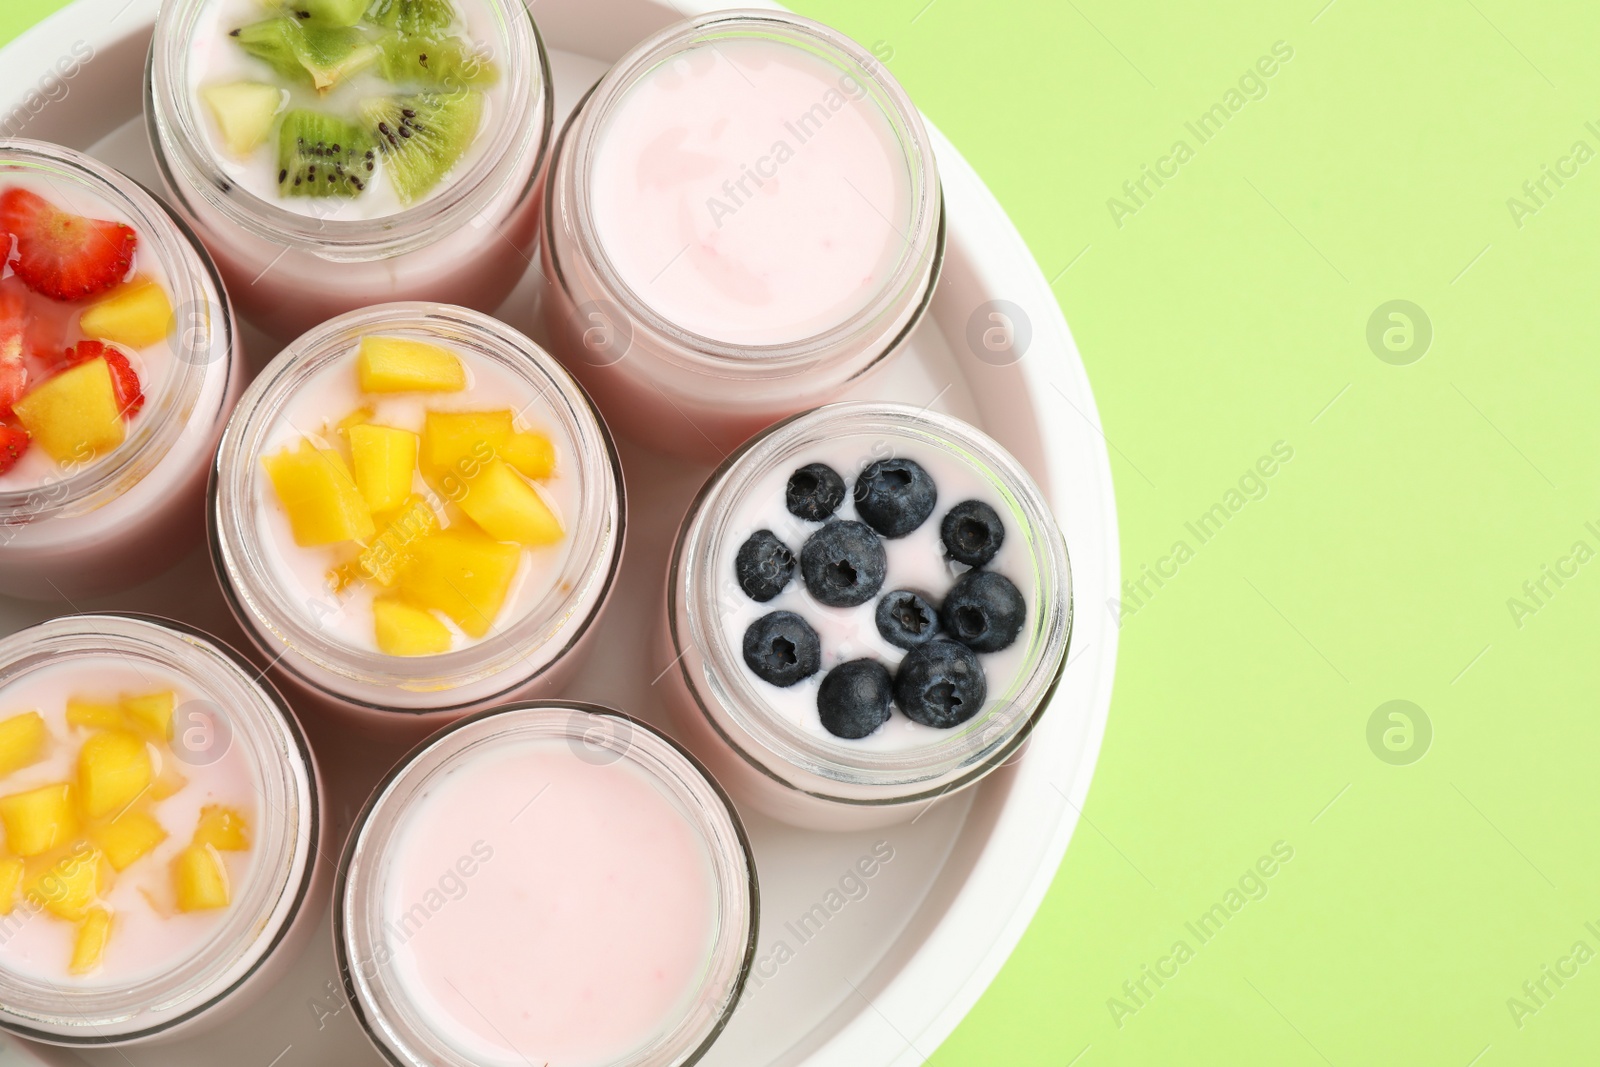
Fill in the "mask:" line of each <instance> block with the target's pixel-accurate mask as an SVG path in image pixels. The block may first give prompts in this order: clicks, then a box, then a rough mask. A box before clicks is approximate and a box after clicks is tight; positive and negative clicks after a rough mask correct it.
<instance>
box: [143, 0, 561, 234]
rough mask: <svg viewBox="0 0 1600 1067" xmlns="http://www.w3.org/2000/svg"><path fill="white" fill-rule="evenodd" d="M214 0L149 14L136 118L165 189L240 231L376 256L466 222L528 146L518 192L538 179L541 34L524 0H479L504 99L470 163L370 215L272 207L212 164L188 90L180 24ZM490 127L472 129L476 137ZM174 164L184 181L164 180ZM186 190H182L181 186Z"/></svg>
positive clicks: (544, 145) (547, 128)
mask: <svg viewBox="0 0 1600 1067" xmlns="http://www.w3.org/2000/svg"><path fill="white" fill-rule="evenodd" d="M216 2H217V0H169V2H167V3H165V4H163V5H162V8H161V11H160V13H159V14H158V15H157V17H156V29H155V34H154V36H153V37H152V38H151V41H150V54H149V57H148V61H147V64H146V72H145V86H144V90H145V117H146V123H147V126H148V127H149V130H150V133H151V139H152V142H153V143H154V144H156V145H158V146H160V149H159V150H157V151H156V153H155V155H156V163H157V166H158V167H159V168H160V169H161V170H162V171H163V175H164V176H165V177H166V178H167V179H168V180H167V183H166V184H167V187H168V188H169V189H172V190H174V195H175V196H177V197H178V198H179V199H180V200H181V199H182V198H183V197H184V196H185V195H194V196H198V197H201V198H203V200H204V201H205V203H206V204H207V206H209V207H210V208H212V209H213V210H215V211H217V212H219V213H220V214H221V215H222V216H223V217H225V218H227V219H228V220H229V221H230V222H232V223H233V224H235V225H237V226H239V227H240V228H241V229H243V230H245V231H246V232H247V233H250V234H252V235H254V236H255V237H257V238H259V239H261V240H264V241H267V242H268V243H270V244H274V245H283V246H285V247H290V248H296V247H298V248H302V249H306V250H309V251H311V252H313V253H315V254H317V255H321V256H323V257H324V258H327V259H332V260H341V261H362V260H375V259H385V258H389V257H392V256H397V255H401V254H403V253H405V252H410V251H414V250H416V249H418V248H422V247H425V246H427V245H428V244H431V243H432V242H433V241H434V240H436V239H437V237H438V235H439V234H441V233H450V232H454V231H455V230H457V229H459V228H460V227H461V226H463V225H466V224H467V223H468V222H470V221H471V220H472V219H473V218H474V217H476V216H477V215H478V214H479V213H480V212H482V211H483V210H484V209H485V208H486V207H487V206H488V205H489V204H490V203H491V202H493V200H494V199H495V197H496V196H497V195H499V193H500V192H501V191H502V190H503V189H504V188H505V186H506V184H507V183H508V182H509V181H511V180H512V179H513V178H514V176H515V175H516V173H517V172H518V171H519V170H520V167H519V166H518V162H519V161H520V160H522V159H523V158H525V157H526V156H527V155H528V154H529V152H530V150H531V151H532V154H533V166H532V167H531V169H530V171H529V177H528V179H527V182H526V187H525V188H524V189H523V190H522V195H527V194H528V193H529V192H530V191H531V190H532V189H533V188H534V186H535V185H536V184H537V182H538V181H539V178H540V175H541V174H542V173H543V168H544V162H545V158H546V156H547V154H548V153H549V150H550V146H551V134H552V131H553V128H554V124H555V95H554V91H553V89H554V82H553V80H552V78H551V73H550V57H549V54H548V52H547V51H546V49H545V43H544V37H543V35H542V34H541V33H540V32H539V27H538V24H537V22H536V21H535V20H534V18H533V13H532V11H531V10H529V7H528V5H526V4H524V3H520V2H518V0H479V2H481V3H483V4H484V5H485V7H486V8H487V9H488V10H489V11H490V13H491V14H492V15H493V16H494V21H495V28H496V31H497V34H498V37H499V43H500V44H501V45H503V46H504V47H505V48H506V50H507V55H506V58H505V62H504V63H503V64H501V67H502V72H501V76H502V77H503V78H506V79H508V83H507V84H506V86H505V91H504V99H505V100H506V101H508V102H509V104H510V106H508V107H506V108H504V109H503V112H502V113H497V114H496V115H495V116H494V117H493V127H492V129H493V134H494V138H493V140H492V141H491V142H490V143H489V144H487V145H485V146H484V148H483V150H482V151H481V152H480V153H479V154H478V157H477V159H476V160H475V161H474V162H473V164H472V166H471V167H469V168H468V169H467V171H466V172H465V173H463V174H459V175H457V176H456V177H455V178H454V179H452V180H451V181H450V182H448V183H447V184H446V186H445V187H444V188H443V189H441V190H440V191H439V192H438V193H437V195H434V196H430V197H428V198H427V199H425V200H423V201H422V202H420V203H417V204H413V205H411V206H410V207H407V208H403V209H402V210H400V211H397V212H393V213H391V214H388V215H382V216H378V217H377V218H371V219H338V218H318V217H316V216H312V215H302V214H300V213H299V212H295V211H290V210H288V209H286V208H281V207H278V206H277V205H275V204H273V203H272V202H270V201H268V200H265V199H263V198H261V197H259V196H256V195H255V194H254V193H251V192H249V191H248V190H246V189H244V188H243V187H241V186H239V185H238V184H237V183H236V182H234V181H233V180H232V179H231V178H229V177H228V176H227V174H225V173H224V172H223V170H222V168H221V167H220V166H218V164H217V161H216V158H215V153H214V152H213V150H212V149H211V148H210V147H209V143H210V142H209V138H208V136H207V134H206V131H205V129H204V128H203V122H202V120H201V118H200V117H199V115H198V108H197V106H196V101H195V100H194V98H193V94H191V93H190V92H189V81H188V76H187V75H188V63H189V62H190V60H191V59H192V49H190V48H189V47H188V40H189V38H188V31H189V30H190V29H191V28H192V26H193V23H194V20H195V19H197V18H198V17H199V15H200V12H201V10H202V9H203V8H204V7H205V6H206V5H208V4H212V3H216ZM488 132H490V131H489V130H488V129H485V130H481V131H479V136H480V137H482V136H484V135H485V134H486V133H488ZM175 167H177V168H179V169H181V170H182V172H183V174H184V177H185V178H186V179H187V180H186V181H184V182H178V181H175V180H173V170H174V168H175ZM186 191H187V192H186Z"/></svg>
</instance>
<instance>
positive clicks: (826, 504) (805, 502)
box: [783, 463, 844, 522]
mask: <svg viewBox="0 0 1600 1067" xmlns="http://www.w3.org/2000/svg"><path fill="white" fill-rule="evenodd" d="M783 502H784V504H786V505H787V506H788V508H789V514H791V515H793V516H794V517H795V518H797V519H805V520H806V521H807V522H826V521H828V518H829V517H830V516H831V515H832V514H833V513H834V512H835V511H838V510H839V505H840V504H843V503H844V479H843V478H841V477H839V472H838V471H836V470H834V469H833V468H832V467H830V466H828V465H827V464H826V463H807V464H806V465H805V466H804V467H801V468H800V469H799V470H797V471H795V472H794V473H793V474H791V475H789V488H788V489H787V490H785V492H784V495H783Z"/></svg>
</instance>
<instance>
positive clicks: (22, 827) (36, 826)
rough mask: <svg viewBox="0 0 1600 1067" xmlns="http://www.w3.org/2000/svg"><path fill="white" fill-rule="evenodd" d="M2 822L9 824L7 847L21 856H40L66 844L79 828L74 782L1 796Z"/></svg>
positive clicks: (0, 814) (58, 783)
mask: <svg viewBox="0 0 1600 1067" xmlns="http://www.w3.org/2000/svg"><path fill="white" fill-rule="evenodd" d="M0 823H3V824H4V825H5V828H6V848H8V849H10V850H11V852H12V853H13V854H14V855H17V856H37V855H39V854H40V853H41V852H49V851H50V850H51V849H53V848H56V847H58V846H60V845H64V844H66V843H67V841H68V840H70V839H71V837H72V835H73V834H75V833H77V832H78V817H77V815H76V814H75V813H74V812H73V810H72V786H71V784H69V783H67V782H57V783H56V784H54V785H41V786H40V787H39V788H37V789H29V790H28V791H26V792H23V793H12V794H11V795H10V796H6V797H0Z"/></svg>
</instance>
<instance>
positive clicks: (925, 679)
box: [894, 639, 989, 730]
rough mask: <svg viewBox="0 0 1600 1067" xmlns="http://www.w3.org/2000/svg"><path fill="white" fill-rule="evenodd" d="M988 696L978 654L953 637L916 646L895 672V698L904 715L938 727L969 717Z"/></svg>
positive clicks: (987, 687) (954, 724)
mask: <svg viewBox="0 0 1600 1067" xmlns="http://www.w3.org/2000/svg"><path fill="white" fill-rule="evenodd" d="M988 697H989V679H988V678H987V677H985V675H984V673H983V666H982V665H981V664H979V662H978V656H977V654H976V653H975V652H973V651H972V649H970V648H968V647H967V646H966V645H961V644H957V643H956V642H954V641H946V640H943V639H940V640H935V641H929V642H928V643H927V644H925V645H919V646H917V647H916V648H914V649H912V650H911V651H910V652H907V653H906V658H905V659H903V660H901V661H900V667H899V669H898V670H897V671H896V672H895V676H894V702H895V703H896V704H897V705H899V707H900V710H901V711H903V712H905V715H906V718H908V719H910V720H911V721H912V722H918V723H921V724H922V725H923V726H932V727H934V728H935V729H939V730H948V729H950V728H951V727H952V726H960V725H961V724H962V723H964V722H966V721H967V720H968V719H970V718H972V717H973V716H974V715H976V714H977V713H978V711H979V710H980V709H981V708H982V707H983V702H984V701H985V700H987V699H988Z"/></svg>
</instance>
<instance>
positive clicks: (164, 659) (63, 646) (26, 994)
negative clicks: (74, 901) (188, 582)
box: [0, 614, 332, 1046]
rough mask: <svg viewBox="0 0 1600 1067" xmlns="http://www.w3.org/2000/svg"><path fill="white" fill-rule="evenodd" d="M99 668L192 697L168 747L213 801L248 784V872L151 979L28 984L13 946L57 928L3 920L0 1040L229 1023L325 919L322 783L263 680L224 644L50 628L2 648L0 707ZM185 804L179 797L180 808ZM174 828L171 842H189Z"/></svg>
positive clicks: (192, 633)
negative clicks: (40, 684) (225, 776)
mask: <svg viewBox="0 0 1600 1067" xmlns="http://www.w3.org/2000/svg"><path fill="white" fill-rule="evenodd" d="M97 660H98V661H100V662H102V663H107V662H109V663H114V664H116V665H117V667H118V668H119V669H122V668H126V669H128V670H131V671H133V672H136V674H135V676H136V677H137V678H140V679H146V678H148V679H152V680H153V679H164V680H166V683H167V684H173V685H175V686H176V687H178V688H180V689H181V690H183V691H186V692H188V693H190V694H192V696H191V697H190V699H187V700H185V701H184V702H183V703H181V704H179V705H178V706H177V707H176V709H175V712H174V716H173V730H172V739H171V741H170V742H169V743H170V745H171V752H172V756H173V757H174V759H175V761H176V764H177V766H178V769H179V771H180V773H181V774H182V775H183V776H184V777H185V778H187V779H188V780H190V781H192V782H194V783H196V785H195V786H191V787H190V788H200V789H201V791H202V792H203V793H206V795H207V796H209V795H210V790H209V789H207V788H206V786H207V782H210V781H213V780H214V779H215V775H216V773H217V771H218V770H230V773H231V768H232V765H231V764H230V763H229V762H228V761H229V760H230V759H234V760H239V766H240V767H242V768H244V769H245V771H246V773H247V774H248V776H249V777H250V778H251V779H252V780H253V782H252V784H253V786H254V793H253V797H254V799H255V800H256V803H255V814H254V821H253V823H252V824H251V825H249V827H248V831H247V832H248V836H249V842H250V843H249V851H248V853H247V854H248V855H249V856H250V862H249V868H248V872H247V873H246V874H245V876H244V877H243V878H237V879H236V880H234V881H233V882H232V884H231V886H230V890H231V900H230V902H229V904H228V905H227V908H226V910H225V911H223V912H221V913H220V915H219V916H218V921H217V923H216V925H215V926H214V928H213V929H212V930H211V931H210V933H209V935H208V936H205V937H200V938H197V939H195V944H194V947H193V948H192V950H191V951H189V952H187V953H182V954H178V955H177V957H176V958H174V959H172V960H171V961H170V962H167V963H165V964H163V965H153V969H150V970H144V971H142V972H141V973H138V974H134V975H123V976H121V977H117V978H112V977H107V976H105V975H95V976H92V978H93V980H92V981H91V980H89V979H81V978H71V979H69V978H66V977H64V976H62V977H55V978H54V979H53V980H52V979H50V978H45V977H41V976H39V975H36V974H30V973H26V972H25V971H22V970H20V969H19V968H18V967H16V966H15V965H13V964H11V963H9V962H8V953H7V950H6V948H5V946H6V945H15V944H16V943H17V942H19V941H21V940H23V938H24V935H25V934H27V932H28V930H27V927H26V925H25V924H26V923H27V922H30V921H31V922H55V921H56V920H55V919H54V918H53V917H48V916H40V915H25V911H24V909H25V908H27V907H29V906H30V905H29V904H27V903H25V902H23V901H19V902H18V905H17V907H16V908H15V909H14V910H13V911H12V912H11V914H10V915H8V916H7V917H6V918H5V920H3V921H4V923H5V927H4V941H3V942H0V1027H4V1029H6V1030H8V1031H10V1032H12V1033H14V1034H18V1035H21V1036H23V1037H28V1038H33V1039H34V1040H38V1041H46V1042H50V1043H53V1044H59V1045H78V1046H92V1045H108V1044H110V1045H119V1044H132V1043H136V1042H154V1041H161V1040H165V1039H168V1038H171V1037H176V1036H180V1035H187V1034H189V1033H193V1032H194V1031H196V1030H200V1029H206V1028H209V1027H211V1026H213V1025H215V1024H217V1023H220V1022H223V1021H225V1020H226V1019H228V1018H230V1017H231V1016H232V1015H233V1014H234V1013H235V1012H236V1011H237V1010H238V1009H240V1008H242V1007H243V1006H244V1005H246V1004H247V1003H249V1002H250V1001H252V1000H254V999H255V998H256V997H258V996H259V995H260V994H261V993H263V992H264V991H266V990H267V989H269V988H270V987H272V986H273V985H274V984H275V983H276V982H277V981H279V980H280V979H281V978H282V977H283V975H284V973H285V971H286V970H287V969H288V967H289V966H290V965H291V964H292V963H293V961H294V960H295V958H296V957H297V956H298V954H299V951H300V949H301V948H302V947H303V946H304V944H305V943H306V940H307V938H308V937H309V936H310V934H311V931H312V930H313V929H314V928H315V926H316V921H317V918H318V917H320V914H321V903H322V896H321V895H322V893H324V892H326V890H327V884H328V880H329V878H330V877H331V874H332V871H331V864H325V863H323V862H322V860H321V856H322V854H323V852H324V851H325V850H326V849H327V848H328V846H329V842H328V841H327V840H326V839H325V838H326V835H327V825H326V823H325V821H324V818H323V812H322V800H321V795H322V793H321V784H320V780H319V778H318V774H317V767H316V762H315V760H314V759H313V757H312V754H311V750H310V748H309V747H307V744H306V740H305V738H304V736H303V735H302V734H301V731H300V727H299V724H298V723H297V722H296V721H295V718H294V716H293V714H292V713H291V712H290V711H289V709H288V708H287V707H286V706H285V705H284V703H283V700H282V698H281V697H280V696H279V695H278V693H277V691H276V690H275V689H273V687H272V686H271V685H270V684H269V683H267V682H265V681H263V680H262V679H261V677H260V674H259V672H258V671H256V669H255V668H253V667H251V666H250V665H249V664H248V663H247V662H246V661H245V660H244V659H242V658H241V657H240V656H239V655H238V654H237V653H235V652H234V651H233V650H232V649H230V648H228V647H227V646H225V645H222V644H220V643H218V642H217V641H216V640H215V639H213V638H211V637H208V636H207V635H205V634H203V633H200V632H199V631H197V630H191V629H189V628H187V627H184V626H182V625H180V624H177V623H173V622H170V621H168V620H164V619H157V618H154V617H152V616H143V615H113V614H106V615H73V616H68V617H65V618H59V619H54V620H52V621H50V622H46V623H41V624H40V625H38V626H34V627H31V628H29V629H26V630H22V631H20V632H18V633H15V634H12V635H11V636H10V637H7V638H4V639H0V664H3V666H0V694H3V693H5V692H7V691H8V690H14V689H15V687H17V686H19V685H23V686H26V685H29V684H30V683H31V682H36V681H38V680H39V679H40V676H41V675H49V674H53V673H58V672H61V671H62V670H63V668H64V667H65V668H75V669H74V670H72V672H71V674H70V676H69V682H68V684H69V685H70V687H71V688H72V689H77V688H78V687H93V686H94V685H95V677H94V667H93V665H94V663H95V661H97ZM78 661H82V666H81V667H80V666H79V665H78ZM44 684H46V685H49V686H51V687H52V688H54V686H55V685H56V683H54V682H45V683H44ZM241 756H242V759H240V757H241ZM208 771H209V772H210V774H211V777H210V778H208V777H207V774H208ZM18 773H26V772H25V771H24V772H14V774H13V784H12V785H11V786H10V787H9V788H8V791H9V789H14V788H16V786H15V784H14V783H15V776H16V774H18ZM230 781H231V779H230ZM231 784H234V785H235V786H237V784H238V783H236V782H232V783H231ZM243 792H244V793H246V794H250V793H251V790H250V789H249V788H248V787H247V788H245V789H244V790H243ZM184 795H185V794H184V792H183V791H179V792H177V793H176V794H175V795H174V799H173V801H172V802H174V803H175V802H176V801H177V798H181V797H183V796H184ZM202 799H203V798H202ZM163 803H168V802H167V801H163ZM191 803H198V801H192V802H191ZM172 829H173V833H172V835H171V837H172V839H174V840H185V839H184V838H183V836H182V835H180V834H178V833H177V832H176V828H172ZM169 843H170V842H169ZM156 858H159V856H157V857H156ZM136 870H137V868H130V869H129V870H128V871H126V872H123V873H122V874H120V875H118V878H119V879H121V878H126V877H129V876H131V875H133V874H134V872H135V871H136ZM234 871H237V868H234ZM118 884H119V885H120V882H119V883H118ZM193 918H195V915H194V914H185V915H180V916H177V917H175V918H172V917H169V918H164V919H160V920H158V921H159V922H173V921H178V920H187V919H193ZM19 920H21V921H19ZM127 921H129V919H128V917H127V916H120V915H119V916H118V917H115V918H113V925H112V927H111V934H110V941H109V946H110V948H108V949H107V951H108V952H109V951H111V950H112V949H114V947H115V945H116V939H117V937H118V936H119V933H122V930H123V928H122V927H121V926H119V925H117V924H118V923H123V922H127ZM128 936H130V937H137V936H139V935H136V934H132V933H130V934H128ZM65 969H66V967H65V960H64V959H63V961H62V970H63V971H65Z"/></svg>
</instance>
